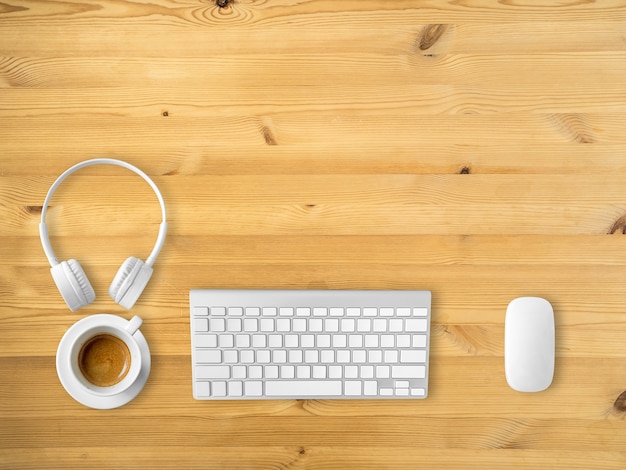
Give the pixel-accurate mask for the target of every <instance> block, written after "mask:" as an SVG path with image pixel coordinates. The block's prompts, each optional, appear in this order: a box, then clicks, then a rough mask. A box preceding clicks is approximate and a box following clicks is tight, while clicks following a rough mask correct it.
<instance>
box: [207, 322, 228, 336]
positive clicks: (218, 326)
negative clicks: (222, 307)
mask: <svg viewBox="0 0 626 470" xmlns="http://www.w3.org/2000/svg"><path fill="white" fill-rule="evenodd" d="M209 331H213V332H216V333H221V332H223V331H226V322H225V321H224V319H223V318H213V319H211V320H210V321H209Z"/></svg>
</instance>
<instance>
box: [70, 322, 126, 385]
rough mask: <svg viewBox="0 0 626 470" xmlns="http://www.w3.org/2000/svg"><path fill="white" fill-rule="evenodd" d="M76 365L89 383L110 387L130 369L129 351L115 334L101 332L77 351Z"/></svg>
mask: <svg viewBox="0 0 626 470" xmlns="http://www.w3.org/2000/svg"><path fill="white" fill-rule="evenodd" d="M78 367H79V368H80V371H81V373H82V374H83V376H84V377H85V379H87V380H88V381H89V382H90V383H92V384H93V385H96V386H98V387H111V386H112V385H115V384H117V383H119V382H120V381H121V380H122V379H123V378H124V377H126V374H127V373H128V370H129V369H130V351H129V350H128V346H127V345H126V343H125V342H124V341H122V340H121V339H120V338H118V337H117V336H114V335H111V334H108V333H102V334H98V335H96V336H94V337H92V338H90V339H89V340H87V341H86V342H85V344H84V345H83V346H82V348H81V349H80V352H79V353H78Z"/></svg>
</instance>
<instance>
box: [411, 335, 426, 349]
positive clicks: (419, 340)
mask: <svg viewBox="0 0 626 470" xmlns="http://www.w3.org/2000/svg"><path fill="white" fill-rule="evenodd" d="M412 345H413V347H414V348H425V347H426V335H413V341H412Z"/></svg>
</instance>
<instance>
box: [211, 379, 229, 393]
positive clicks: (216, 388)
mask: <svg viewBox="0 0 626 470" xmlns="http://www.w3.org/2000/svg"><path fill="white" fill-rule="evenodd" d="M212 388H213V396H214V397H225V396H226V382H213V384H212Z"/></svg>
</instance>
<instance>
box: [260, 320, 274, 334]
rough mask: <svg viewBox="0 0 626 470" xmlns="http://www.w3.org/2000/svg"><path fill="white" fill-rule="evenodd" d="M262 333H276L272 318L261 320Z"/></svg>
mask: <svg viewBox="0 0 626 470" xmlns="http://www.w3.org/2000/svg"><path fill="white" fill-rule="evenodd" d="M261 331H263V332H268V333H269V332H273V331H274V319H272V318H262V319H261Z"/></svg>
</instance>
